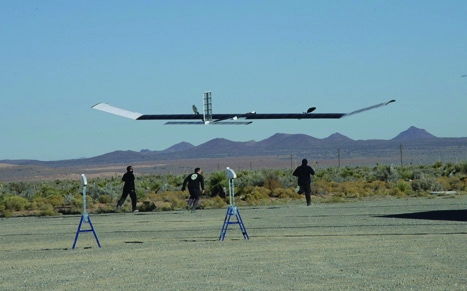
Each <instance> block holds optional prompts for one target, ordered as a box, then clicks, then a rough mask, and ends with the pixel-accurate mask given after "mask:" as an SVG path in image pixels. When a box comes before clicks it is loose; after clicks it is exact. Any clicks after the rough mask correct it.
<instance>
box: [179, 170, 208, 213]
mask: <svg viewBox="0 0 467 291" xmlns="http://www.w3.org/2000/svg"><path fill="white" fill-rule="evenodd" d="M202 174H203V171H201V169H200V168H196V169H195V172H194V173H192V174H190V175H188V176H187V177H186V178H185V180H183V186H182V191H185V189H186V185H187V184H188V192H190V199H188V204H187V206H186V208H187V209H188V210H190V208H191V212H195V211H196V207H197V206H198V202H199V197H200V196H201V194H204V178H203V175H202Z"/></svg>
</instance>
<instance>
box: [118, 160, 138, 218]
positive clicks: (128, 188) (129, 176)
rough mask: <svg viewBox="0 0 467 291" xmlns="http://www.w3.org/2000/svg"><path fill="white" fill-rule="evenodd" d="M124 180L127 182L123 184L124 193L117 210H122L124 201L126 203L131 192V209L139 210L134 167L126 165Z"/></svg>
mask: <svg viewBox="0 0 467 291" xmlns="http://www.w3.org/2000/svg"><path fill="white" fill-rule="evenodd" d="M122 181H123V182H125V184H124V185H123V193H122V197H120V200H118V203H117V210H120V208H121V207H122V205H123V203H125V200H126V198H127V197H128V194H130V198H131V210H132V211H133V212H138V210H137V209H136V191H135V175H133V167H132V166H128V167H126V173H125V174H123V177H122Z"/></svg>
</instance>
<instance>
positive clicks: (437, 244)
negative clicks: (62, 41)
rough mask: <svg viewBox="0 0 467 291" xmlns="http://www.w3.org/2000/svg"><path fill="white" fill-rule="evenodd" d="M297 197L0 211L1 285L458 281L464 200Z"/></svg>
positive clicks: (193, 286) (341, 285) (358, 286)
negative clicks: (42, 213)
mask: <svg viewBox="0 0 467 291" xmlns="http://www.w3.org/2000/svg"><path fill="white" fill-rule="evenodd" d="M303 204H304V202H303V201H302V202H301V203H292V204H287V205H280V206H259V207H243V208H240V213H241V216H242V218H243V221H244V224H245V227H246V229H247V231H248V234H249V236H250V239H249V240H245V239H243V236H242V233H241V232H240V230H239V227H238V225H235V224H233V225H230V226H229V229H228V231H227V235H226V238H225V240H224V241H219V240H218V238H219V234H220V230H221V227H222V224H223V221H224V217H225V213H226V209H216V210H201V211H198V212H197V213H190V212H187V211H175V212H157V213H155V212H152V213H137V214H132V213H115V214H91V215H90V218H91V221H92V223H93V225H94V228H95V230H96V233H97V235H98V238H99V241H100V243H101V245H102V248H99V247H98V245H97V242H96V240H95V239H94V236H93V235H92V232H81V233H80V234H79V239H78V242H77V245H76V248H75V249H72V246H73V242H74V238H75V234H76V231H77V228H78V223H79V221H80V216H64V217H24V218H2V219H0V289H1V290H150V289H152V290H467V276H466V275H467V271H466V269H465V266H466V265H467V255H466V252H465V248H466V239H467V228H466V227H467V225H466V224H467V215H466V214H467V210H466V209H467V207H466V205H467V197H464V196H457V197H434V198H431V199H426V198H413V199H390V198H387V199H377V200H373V199H371V200H364V201H358V202H351V203H340V204H313V205H312V206H311V207H306V206H304V205H303ZM233 220H235V219H234V218H233ZM83 229H89V224H88V223H85V224H84V225H83Z"/></svg>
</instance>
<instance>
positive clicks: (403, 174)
mask: <svg viewBox="0 0 467 291" xmlns="http://www.w3.org/2000/svg"><path fill="white" fill-rule="evenodd" d="M397 172H398V174H399V177H400V178H401V179H404V180H406V181H408V180H413V179H414V174H413V171H412V169H410V168H407V167H399V168H398V170H397Z"/></svg>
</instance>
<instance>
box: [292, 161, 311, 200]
mask: <svg viewBox="0 0 467 291" xmlns="http://www.w3.org/2000/svg"><path fill="white" fill-rule="evenodd" d="M292 175H294V176H295V177H298V187H299V190H298V192H297V193H298V194H302V193H305V198H306V205H307V206H310V205H311V176H314V175H315V170H313V168H312V167H310V166H308V161H307V160H306V159H303V160H302V165H301V166H298V167H297V168H296V169H295V171H294V172H293V174H292Z"/></svg>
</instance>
